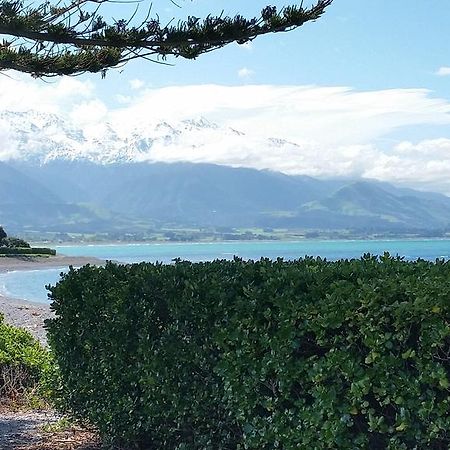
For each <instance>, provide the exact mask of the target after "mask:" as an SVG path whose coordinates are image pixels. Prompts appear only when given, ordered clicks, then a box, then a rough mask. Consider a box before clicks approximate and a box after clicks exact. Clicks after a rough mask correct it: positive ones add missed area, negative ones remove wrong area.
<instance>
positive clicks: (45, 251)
mask: <svg viewBox="0 0 450 450" xmlns="http://www.w3.org/2000/svg"><path fill="white" fill-rule="evenodd" d="M0 255H51V256H55V255H56V250H55V249H53V248H39V247H34V248H28V247H0Z"/></svg>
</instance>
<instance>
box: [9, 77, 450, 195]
mask: <svg viewBox="0 0 450 450" xmlns="http://www.w3.org/2000/svg"><path fill="white" fill-rule="evenodd" d="M96 92H97V90H96V86H95V85H94V84H93V83H91V82H86V81H82V80H81V79H71V78H61V79H58V80H57V81H56V82H54V83H51V84H46V83H43V82H41V81H38V80H30V79H28V78H24V77H21V76H14V77H13V78H8V77H4V78H1V79H0V113H1V112H2V111H27V110H35V111H43V112H50V113H52V114H57V115H59V116H61V117H64V118H66V119H67V120H70V121H71V123H73V125H74V126H76V127H79V128H81V129H82V130H83V132H84V133H85V134H86V135H89V136H90V137H91V138H92V137H95V135H96V133H99V136H98V137H99V138H101V135H100V133H102V132H104V129H105V124H108V123H109V124H111V126H112V128H113V129H114V130H115V131H116V132H117V134H118V135H121V136H126V135H129V134H132V133H133V130H134V129H135V128H136V127H140V128H145V127H147V126H148V125H149V124H152V126H153V125H154V124H155V123H158V122H161V121H167V122H169V123H172V122H177V121H182V120H186V119H193V118H199V117H206V118H207V119H208V120H209V121H211V122H214V123H217V124H218V125H219V126H220V128H224V127H225V128H227V129H230V128H231V129H234V130H238V131H239V132H242V133H245V144H243V142H244V140H243V139H235V138H233V133H228V134H226V136H225V137H224V135H223V134H220V133H219V134H215V133H214V132H212V131H209V132H208V133H205V134H203V135H202V137H200V135H198V139H201V141H197V142H184V143H183V142H182V143H179V142H178V143H177V144H174V145H167V146H164V147H160V148H155V149H154V151H153V152H152V158H153V159H154V160H159V161H194V162H211V163H220V164H227V165H234V166H245V167H253V168H258V169H272V170H279V171H283V172H285V173H290V174H307V175H312V176H327V177H329V176H352V177H368V178H376V179H379V180H383V181H390V182H395V183H399V184H404V185H408V186H414V187H419V188H422V189H429V190H437V191H440V192H443V193H447V194H450V102H449V101H448V100H447V99H443V98H436V97H435V96H434V95H433V93H432V92H430V91H428V90H426V89H387V90H378V91H356V90H353V89H351V88H349V87H324V86H271V85H248V86H218V85H194V86H173V87H166V88H159V89H151V88H148V87H145V86H144V85H143V84H142V83H140V82H139V80H134V81H133V82H130V84H129V85H124V86H121V87H120V89H118V90H117V92H114V95H113V96H110V98H113V99H116V100H113V101H115V103H113V104H111V99H109V100H108V101H106V99H103V98H100V97H99V95H98V94H97V93H96ZM102 130H103V131H102ZM417 130H422V133H421V134H420V138H418V137H417V136H418V135H416V131H417ZM436 130H438V131H436ZM393 135H395V136H396V138H395V139H394V138H392V136H393ZM399 136H400V138H399ZM424 136H425V137H424ZM270 138H274V139H283V140H286V141H289V142H290V143H292V144H283V145H280V146H279V148H278V150H274V146H273V145H272V146H267V145H264V142H265V140H267V139H270ZM0 140H1V145H2V149H3V154H8V152H9V153H11V152H12V151H13V150H12V149H13V148H14V142H12V141H11V139H10V136H9V135H8V124H7V123H2V122H1V121H0ZM272 142H275V141H272Z"/></svg>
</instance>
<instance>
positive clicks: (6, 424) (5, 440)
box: [0, 415, 40, 450]
mask: <svg viewBox="0 0 450 450" xmlns="http://www.w3.org/2000/svg"><path fill="white" fill-rule="evenodd" d="M36 422H37V421H36V420H34V419H31V418H30V419H26V418H17V419H14V418H12V417H11V416H3V415H2V416H0V449H2V450H3V449H5V450H16V449H18V448H20V446H23V445H30V444H33V443H35V442H38V441H39V438H40V436H39V434H37V433H36V427H37V425H39V424H37V423H36Z"/></svg>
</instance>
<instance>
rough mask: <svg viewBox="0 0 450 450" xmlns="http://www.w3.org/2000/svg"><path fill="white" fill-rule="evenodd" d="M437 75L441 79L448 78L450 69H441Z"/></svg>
mask: <svg viewBox="0 0 450 450" xmlns="http://www.w3.org/2000/svg"><path fill="white" fill-rule="evenodd" d="M436 75H439V76H440V77H446V76H449V75H450V67H440V68H439V69H438V70H437V71H436Z"/></svg>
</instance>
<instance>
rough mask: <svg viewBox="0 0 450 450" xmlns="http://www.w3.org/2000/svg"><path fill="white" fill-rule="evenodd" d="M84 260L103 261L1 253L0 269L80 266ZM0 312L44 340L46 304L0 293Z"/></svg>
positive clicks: (91, 262) (90, 260)
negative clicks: (2, 254)
mask: <svg viewBox="0 0 450 450" xmlns="http://www.w3.org/2000/svg"><path fill="white" fill-rule="evenodd" d="M85 264H95V265H102V264H104V261H103V260H101V259H97V258H89V257H69V256H62V255H57V256H49V257H41V256H26V257H0V273H2V272H10V271H13V270H39V269H51V268H68V267H69V266H74V267H80V266H83V265H85ZM0 313H2V314H3V315H4V316H5V321H6V322H7V323H10V324H12V325H15V326H18V327H22V328H25V329H26V330H28V331H30V333H31V334H33V336H35V337H36V338H37V339H39V341H40V342H42V343H43V344H46V337H45V330H44V320H45V319H48V318H50V317H51V314H52V313H51V311H50V308H49V306H48V305H46V304H43V303H34V302H29V301H26V300H23V299H16V298H11V297H6V296H4V295H2V294H1V293H0Z"/></svg>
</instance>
